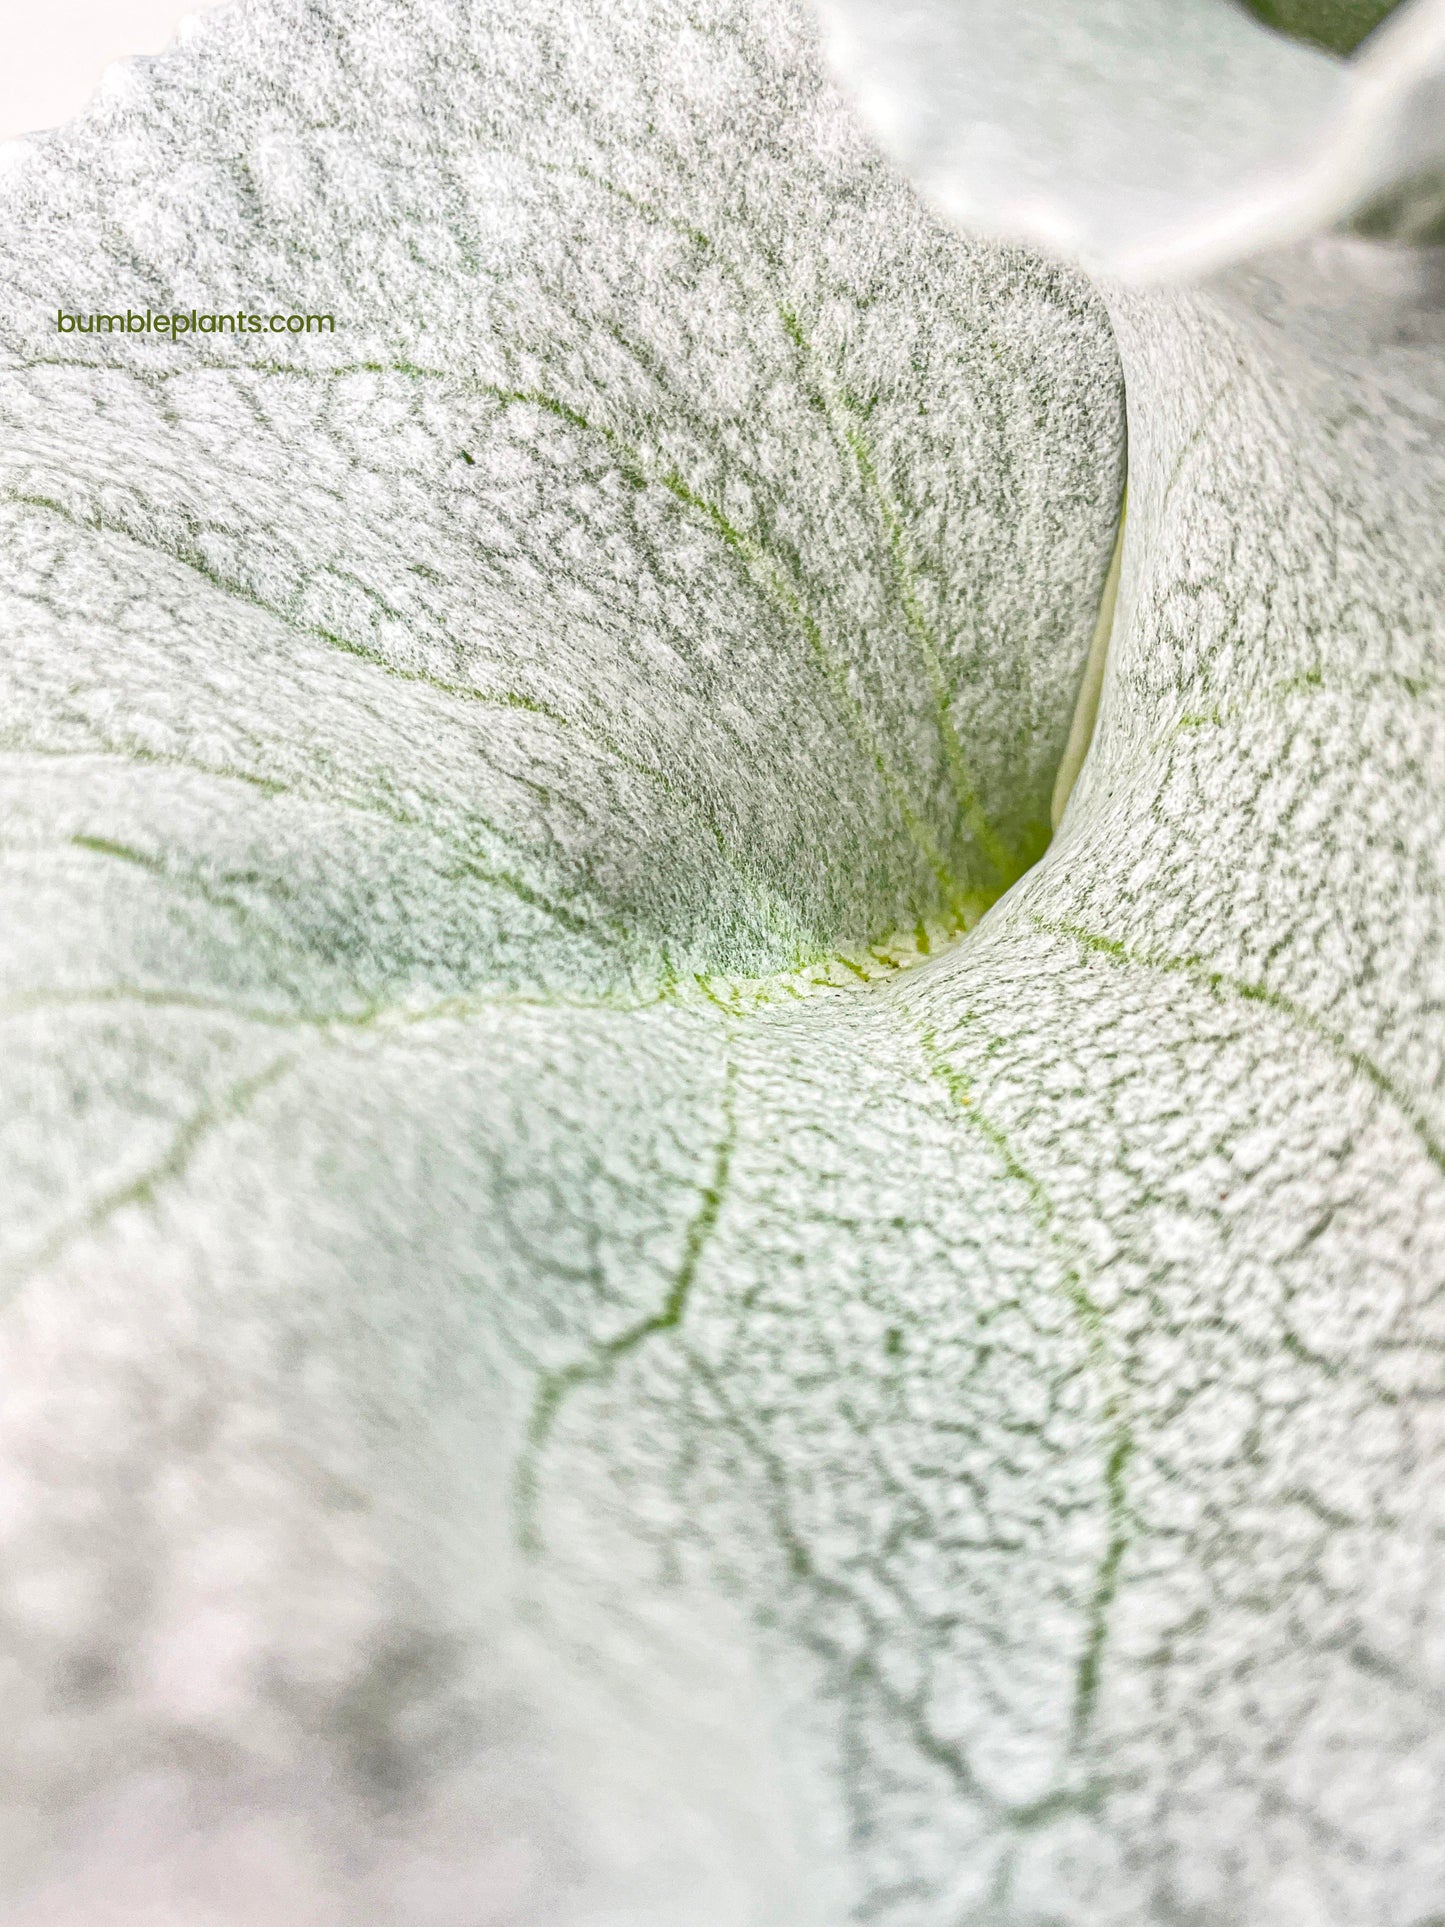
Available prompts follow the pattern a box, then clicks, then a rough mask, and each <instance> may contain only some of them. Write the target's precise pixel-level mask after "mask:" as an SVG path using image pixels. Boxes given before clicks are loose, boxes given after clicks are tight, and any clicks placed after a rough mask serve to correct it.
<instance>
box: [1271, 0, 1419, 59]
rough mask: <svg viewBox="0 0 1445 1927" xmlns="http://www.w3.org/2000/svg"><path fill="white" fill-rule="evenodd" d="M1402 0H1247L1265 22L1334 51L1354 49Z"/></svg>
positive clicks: (1340, 52)
mask: <svg viewBox="0 0 1445 1927" xmlns="http://www.w3.org/2000/svg"><path fill="white" fill-rule="evenodd" d="M1399 4H1400V0H1245V5H1246V6H1247V7H1248V8H1249V10H1250V12H1251V13H1254V14H1257V15H1258V16H1259V18H1260V19H1261V20H1263V21H1264V23H1265V25H1266V26H1270V27H1276V28H1278V30H1279V31H1280V32H1281V33H1288V34H1293V35H1295V36H1296V38H1298V39H1300V40H1312V41H1314V42H1315V44H1316V45H1317V46H1321V47H1327V48H1329V50H1330V51H1331V52H1332V53H1337V54H1350V53H1353V52H1354V51H1355V49H1356V47H1358V46H1359V44H1360V42H1361V41H1362V40H1363V39H1365V38H1366V36H1367V35H1368V34H1371V33H1373V32H1374V30H1375V28H1376V27H1378V26H1379V24H1380V22H1381V21H1382V20H1385V19H1387V18H1388V17H1389V15H1390V14H1392V13H1393V12H1394V11H1395V8H1396V7H1397V6H1398V5H1399Z"/></svg>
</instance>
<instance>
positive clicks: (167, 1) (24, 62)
mask: <svg viewBox="0 0 1445 1927" xmlns="http://www.w3.org/2000/svg"><path fill="white" fill-rule="evenodd" d="M215 4H217V0H8V4H6V5H5V6H4V8H3V12H4V15H5V19H4V24H3V25H0V140H13V139H14V137H15V136H16V135H17V134H35V133H39V132H41V131H42V130H43V129H45V128H47V127H57V126H58V125H59V124H60V122H61V121H64V120H69V118H70V116H71V115H72V114H76V113H79V111H80V109H81V108H82V107H84V105H85V103H86V102H87V101H88V100H90V99H92V98H93V96H94V94H95V92H96V89H97V88H98V87H99V86H100V77H101V75H102V74H103V73H104V72H105V70H106V68H107V67H108V66H110V64H111V62H112V61H115V60H124V59H125V58H126V57H127V55H129V54H158V53H159V52H160V51H161V49H162V48H163V47H165V46H167V45H168V44H169V43H170V42H171V41H172V40H174V39H175V36H176V29H177V27H178V26H179V25H180V22H181V20H182V19H183V18H184V16H185V15H186V14H194V13H205V12H208V11H209V9H210V7H211V6H214V5H215Z"/></svg>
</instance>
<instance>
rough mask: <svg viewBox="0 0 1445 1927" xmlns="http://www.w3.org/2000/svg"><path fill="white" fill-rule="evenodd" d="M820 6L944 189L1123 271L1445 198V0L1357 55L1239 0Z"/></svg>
mask: <svg viewBox="0 0 1445 1927" xmlns="http://www.w3.org/2000/svg"><path fill="white" fill-rule="evenodd" d="M1257 10H1258V9H1257ZM1341 11H1344V10H1343V9H1342V10H1341ZM1376 11H1378V10H1376ZM819 12H820V14H821V15H822V17H823V20H824V22H825V25H826V27H827V29H828V43H829V53H830V58H831V60H832V64H833V65H834V67H835V69H836V70H837V72H838V73H839V74H840V76H842V77H843V78H844V79H845V80H846V81H847V84H848V87H849V90H850V92H851V93H852V94H853V95H854V97H855V99H856V101H857V104H858V107H859V109H860V111H861V113H862V115H863V118H864V119H865V120H866V121H867V123H868V124H869V126H870V127H872V129H873V130H874V132H875V133H876V134H877V136H878V138H879V140H880V141H881V143H882V145H883V147H884V148H885V150H886V151H888V152H889V153H890V154H892V155H893V157H894V158H895V159H896V160H897V161H898V162H899V164H900V165H901V167H902V168H903V170H904V172H905V173H906V174H908V175H909V177H910V178H911V179H913V180H914V181H915V182H916V183H917V184H918V186H919V187H920V189H921V190H922V191H923V193H924V194H925V196H926V197H927V199H928V200H930V201H931V202H932V203H933V204H934V205H935V206H937V207H938V208H939V209H940V210H941V211H942V212H943V213H945V214H946V215H948V216H949V217H950V218H951V219H953V220H954V221H956V222H958V223H959V225H960V226H962V227H966V228H968V229H970V230H973V231H976V232H984V233H995V234H1006V235H1009V236H1011V237H1018V236H1025V237H1027V238H1029V239H1031V240H1035V241H1037V242H1039V243H1040V244H1042V245H1043V246H1045V247H1047V248H1049V249H1051V250H1056V251H1058V252H1060V253H1062V254H1065V255H1068V256H1070V257H1072V258H1075V259H1078V260H1081V261H1083V262H1084V263H1085V264H1086V265H1088V266H1089V267H1091V268H1092V269H1094V270H1096V271H1098V272H1100V273H1103V274H1105V275H1107V276H1114V275H1117V276H1120V277H1122V278H1124V279H1126V280H1131V281H1139V280H1165V279H1169V278H1172V277H1177V276H1180V275H1193V274H1200V273H1205V272H1211V271H1214V270H1216V269H1220V268H1224V267H1227V266H1228V265H1229V263H1230V262H1231V261H1233V260H1236V259H1238V258H1239V257H1240V256H1242V255H1245V254H1248V253H1252V252H1258V251H1259V250H1260V249H1263V248H1267V247H1271V246H1276V245H1283V244H1285V243H1289V242H1294V241H1297V240H1299V239H1300V238H1302V237H1304V236H1307V235H1309V234H1312V233H1314V232H1316V231H1317V230H1318V229H1320V228H1322V227H1325V226H1328V225H1331V224H1333V223H1335V222H1337V221H1340V220H1342V219H1344V218H1345V217H1348V216H1350V215H1361V216H1365V217H1366V218H1372V219H1373V220H1374V221H1375V223H1376V224H1384V225H1386V226H1388V228H1389V229H1390V230H1391V231H1394V232H1399V233H1401V234H1402V235H1403V236H1404V237H1405V238H1410V239H1414V238H1417V237H1419V238H1424V237H1425V236H1426V235H1427V234H1429V235H1431V236H1434V235H1435V232H1436V228H1437V226H1438V223H1439V222H1440V220H1441V218H1442V215H1441V207H1442V196H1445V141H1442V135H1441V127H1442V125H1445V123H1442V120H1441V115H1440V94H1441V88H1442V85H1445V5H1442V4H1441V0H1414V4H1413V5H1409V6H1405V7H1402V8H1400V9H1398V10H1397V12H1396V13H1395V15H1394V17H1393V18H1392V19H1391V20H1390V22H1389V23H1388V24H1387V25H1386V26H1385V27H1383V28H1381V29H1380V30H1379V32H1378V33H1377V34H1376V35H1375V36H1373V37H1372V38H1371V40H1370V42H1369V44H1368V46H1367V47H1366V48H1365V49H1364V50H1363V51H1362V52H1361V53H1360V54H1359V56H1358V58H1357V59H1356V60H1354V61H1353V62H1351V63H1350V64H1349V65H1343V64H1341V62H1340V61H1338V60H1336V59H1334V58H1333V57H1331V56H1330V55H1329V54H1326V53H1325V52H1323V51H1322V50H1320V49H1319V48H1317V47H1312V46H1308V45H1305V44H1302V43H1298V42H1290V41H1287V40H1285V39H1284V38H1282V37H1281V36H1280V35H1278V34H1275V33H1272V32H1270V31H1269V29H1268V28H1266V27H1265V26H1264V25H1262V24H1261V23H1260V22H1259V21H1258V20H1256V19H1253V18H1251V16H1250V15H1249V14H1248V13H1247V12H1246V11H1245V8H1244V6H1243V5H1235V4H1234V0H1117V3H1115V4H1110V5H1107V6H1102V5H1080V4H1078V0H1044V3H1043V4H1040V5H1033V6H1027V7H1021V6H1018V5H1016V4H1014V3H1013V0H975V3H974V4H971V5H969V6H966V7H965V6H958V5H955V4H953V0H920V4H918V5H915V6H911V7H908V8H905V9H902V10H900V9H899V8H897V7H896V6H894V5H891V4H889V3H888V0H819ZM1307 12H1308V9H1300V10H1299V13H1298V14H1291V16H1290V22H1284V23H1283V24H1290V23H1291V22H1293V21H1294V20H1295V19H1296V18H1299V17H1300V15H1303V14H1307ZM1301 25H1303V21H1301Z"/></svg>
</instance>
